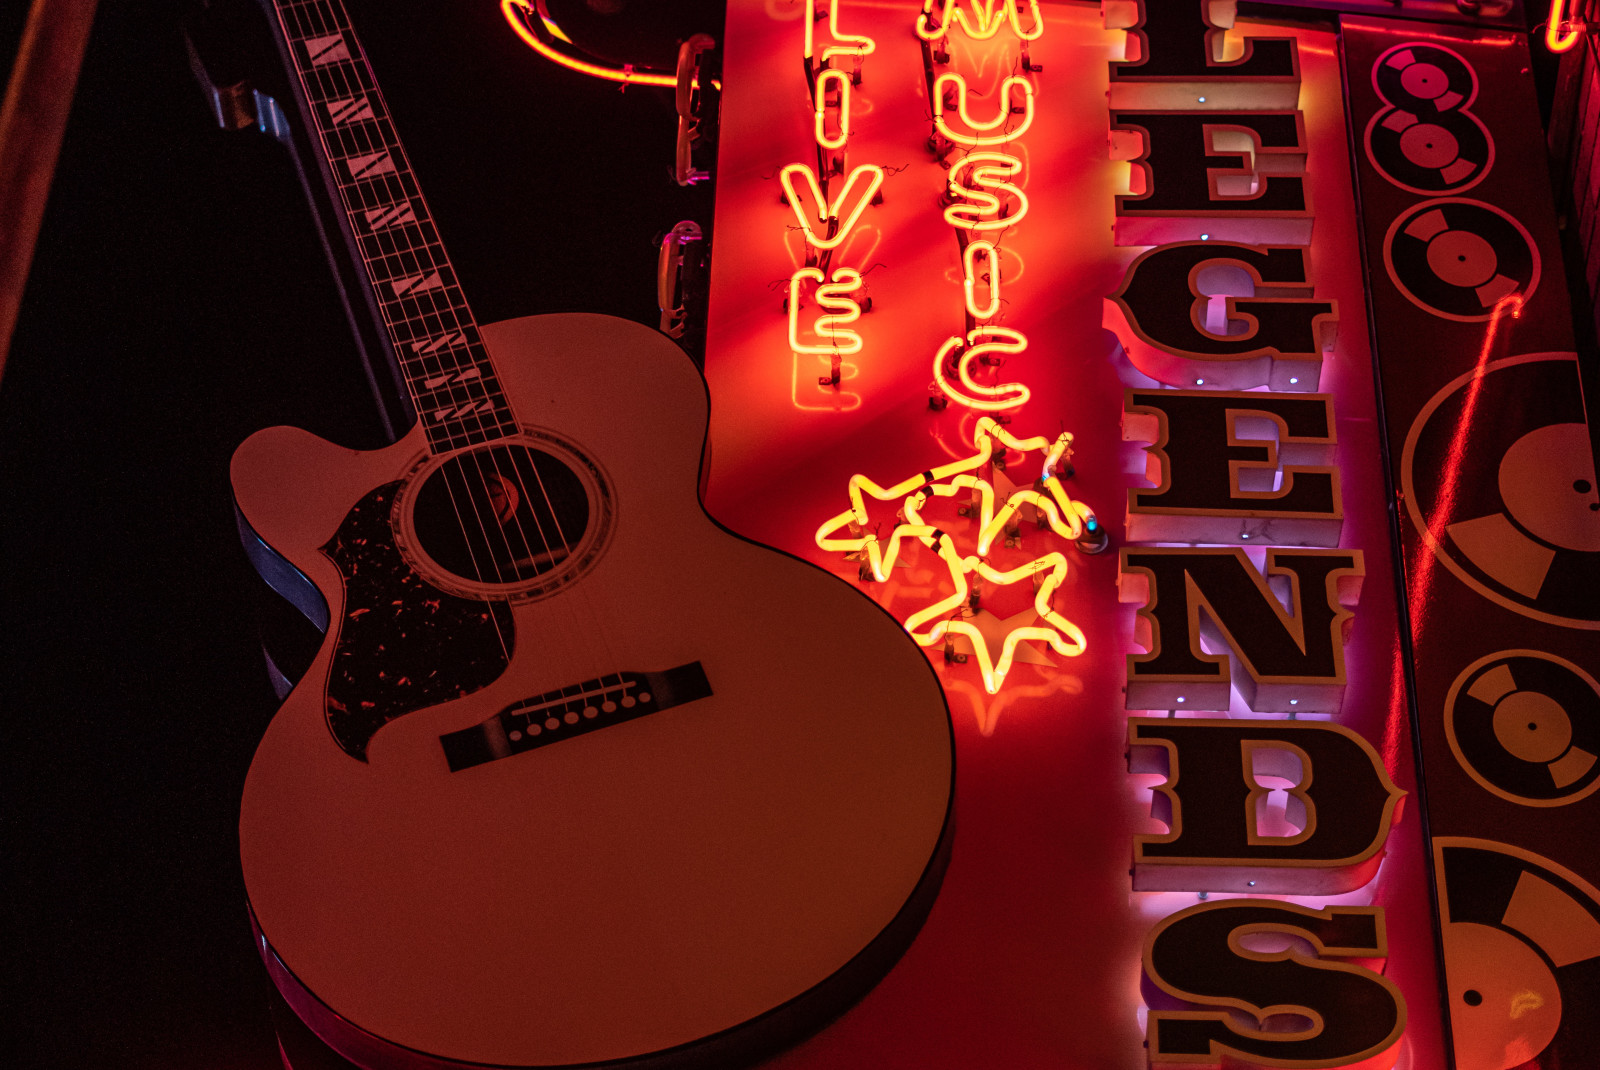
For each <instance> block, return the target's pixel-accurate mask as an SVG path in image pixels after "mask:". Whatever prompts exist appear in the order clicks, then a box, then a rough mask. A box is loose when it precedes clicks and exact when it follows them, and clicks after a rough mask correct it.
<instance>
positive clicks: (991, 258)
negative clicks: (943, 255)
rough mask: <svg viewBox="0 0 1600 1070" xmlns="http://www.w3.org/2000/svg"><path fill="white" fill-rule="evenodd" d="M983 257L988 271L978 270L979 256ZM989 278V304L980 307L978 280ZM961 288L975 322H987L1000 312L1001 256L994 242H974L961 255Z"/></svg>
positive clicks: (968, 313) (969, 312)
mask: <svg viewBox="0 0 1600 1070" xmlns="http://www.w3.org/2000/svg"><path fill="white" fill-rule="evenodd" d="M979 254H982V255H983V258H984V266H985V267H986V268H988V271H986V272H984V271H980V270H979V269H978V256H979ZM984 278H987V280H988V289H989V303H988V304H986V305H984V306H983V307H982V308H979V307H978V302H977V300H976V296H975V291H976V289H977V286H978V280H980V279H984ZM961 288H962V290H964V291H965V293H966V301H967V315H969V316H971V317H972V318H973V319H975V320H986V319H988V318H989V317H991V316H993V315H995V314H996V313H997V312H999V311H1000V254H999V251H998V250H997V249H995V247H994V243H993V242H989V241H984V240H982V239H980V240H978V241H972V242H968V243H967V248H966V249H965V251H963V252H962V254H961Z"/></svg>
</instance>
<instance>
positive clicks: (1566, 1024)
mask: <svg viewBox="0 0 1600 1070" xmlns="http://www.w3.org/2000/svg"><path fill="white" fill-rule="evenodd" d="M1433 851H1434V864H1435V873H1436V875H1437V880H1438V885H1439V887H1438V896H1439V914H1440V922H1441V925H1440V937H1441V940H1442V942H1443V944H1444V964H1445V983H1446V986H1447V988H1448V993H1449V1007H1450V1031H1451V1035H1452V1040H1453V1042H1454V1048H1455V1057H1456V1070H1513V1068H1523V1067H1527V1068H1530V1070H1531V1068H1534V1067H1538V1068H1549V1070H1556V1068H1562V1070H1565V1068H1567V1067H1588V1066H1593V1065H1594V1064H1595V1063H1594V1052H1595V1047H1596V1044H1597V1043H1600V894H1597V893H1596V891H1595V889H1594V887H1593V886H1592V885H1590V884H1589V883H1588V882H1586V881H1584V880H1583V879H1582V878H1581V877H1579V876H1578V875H1577V874H1575V873H1573V872H1572V871H1571V870H1569V869H1567V868H1565V867H1564V866H1561V865H1560V864H1558V863H1556V862H1553V861H1551V860H1550V859H1548V858H1543V857H1541V856H1539V855H1536V854H1534V853H1533V852H1531V851H1525V850H1523V849H1521V848H1518V847H1513V846H1511V845H1510V844H1504V843H1496V842H1494V841H1492V840H1478V839H1467V838H1464V837H1436V838H1435V839H1434V841H1433ZM1535 1059H1537V1060H1538V1062H1534V1061H1533V1060H1535Z"/></svg>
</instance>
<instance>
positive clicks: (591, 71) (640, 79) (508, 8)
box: [500, 0, 722, 89]
mask: <svg viewBox="0 0 1600 1070" xmlns="http://www.w3.org/2000/svg"><path fill="white" fill-rule="evenodd" d="M500 13H501V14H502V15H504V16H505V20H506V24H507V25H508V26H510V27H511V29H512V32H514V33H515V34H516V35H517V36H518V37H520V38H522V43H523V44H525V45H527V46H528V47H529V48H531V49H533V50H534V51H535V52H537V53H539V55H541V56H543V57H544V58H545V59H548V60H550V61H551V62H552V63H557V64H560V65H561V66H563V67H565V68H567V69H568V70H570V71H577V72H578V73H579V74H587V75H588V76H589V77H591V78H601V79H604V80H605V81H608V82H620V83H622V84H623V85H660V86H670V87H676V86H677V84H678V76H677V74H676V73H674V74H660V73H656V72H653V71H640V70H635V69H634V68H633V66H632V65H631V64H630V65H627V66H624V67H620V68H618V67H604V66H601V65H600V64H598V63H591V62H589V61H588V60H582V59H579V58H578V57H576V56H569V55H567V54H566V53H565V52H562V51H560V50H558V49H557V48H555V46H553V45H551V44H549V43H547V42H546V41H545V40H544V39H543V38H541V37H540V36H539V35H538V34H537V33H535V32H534V31H533V30H532V29H531V28H530V26H529V23H530V21H531V20H533V19H539V20H540V22H544V19H543V17H542V16H541V15H540V14H539V13H538V12H537V11H536V10H534V6H533V3H532V2H531V0H500ZM545 25H546V26H547V28H548V29H549V30H550V33H551V35H552V36H555V37H557V38H558V39H560V40H563V41H565V40H566V35H565V34H563V33H562V32H561V30H560V28H559V27H558V26H556V25H555V24H554V23H545ZM568 43H569V44H570V43H571V42H568ZM711 84H712V85H714V86H716V87H717V88H719V89H720V88H722V83H721V82H719V81H717V80H716V79H712V81H711Z"/></svg>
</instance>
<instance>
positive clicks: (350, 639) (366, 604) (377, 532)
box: [322, 481, 514, 761]
mask: <svg viewBox="0 0 1600 1070" xmlns="http://www.w3.org/2000/svg"><path fill="white" fill-rule="evenodd" d="M399 488H400V483H399V482H398V481H397V482H394V483H389V484H386V485H384V486H381V487H379V488H378V489H377V490H374V491H373V492H372V493H370V494H368V495H367V496H366V497H365V498H362V499H361V500H360V501H359V502H357V503H356V505H355V506H354V507H353V508H352V509H351V510H350V513H349V515H348V516H346V517H345V518H344V522H343V523H342V524H340V525H339V530H338V532H337V533H336V534H335V535H334V537H333V538H332V539H331V540H330V541H329V542H328V544H327V545H326V546H324V547H322V552H323V553H325V554H327V555H328V557H329V558H330V559H332V561H333V563H334V564H336V565H338V566H339V572H340V574H341V575H342V576H343V577H344V590H345V600H344V616H343V617H342V618H341V619H340V620H339V622H338V625H339V634H338V638H337V639H336V640H335V644H336V645H335V647H334V652H333V664H332V667H331V668H330V670H329V673H328V690H327V706H326V712H327V717H328V730H329V731H330V732H332V733H333V738H334V740H335V741H336V742H337V743H338V744H339V748H340V749H341V750H343V751H344V752H345V753H346V754H348V755H350V756H351V757H352V758H359V759H360V760H362V761H366V756H367V744H368V743H369V742H370V741H371V740H372V737H373V735H374V734H375V733H376V732H377V731H378V729H380V728H382V727H383V726H384V725H385V724H387V723H389V722H390V721H392V720H394V719H395V718H396V717H400V716H403V715H405V714H407V713H413V712H415V711H417V710H420V709H423V708H424V707H427V706H434V705H438V704H439V703H441V702H447V701H449V700H451V699H455V698H460V697H461V696H462V695H467V694H470V693H472V692H473V691H476V690H478V689H479V688H481V687H483V686H485V685H486V684H489V683H492V682H493V681H494V680H496V679H497V678H499V676H500V674H501V673H503V672H505V670H506V667H507V665H508V664H509V663H510V656H511V652H512V650H513V649H514V645H513V632H512V623H511V607H510V605H509V604H508V603H506V602H498V601H482V600H478V599H472V598H462V597H460V596H458V595H453V594H448V593H446V592H444V591H441V590H439V589H438V588H437V587H434V586H433V585H432V584H430V583H428V582H427V581H426V580H425V579H423V578H422V577H421V576H420V575H418V574H417V572H416V571H415V570H414V569H413V568H412V567H411V566H410V565H409V564H407V562H406V560H405V558H404V557H403V556H401V553H400V550H399V548H398V547H396V546H395V543H394V528H393V522H392V520H391V519H390V511H391V508H392V506H393V502H394V496H395V494H396V493H398V492H399Z"/></svg>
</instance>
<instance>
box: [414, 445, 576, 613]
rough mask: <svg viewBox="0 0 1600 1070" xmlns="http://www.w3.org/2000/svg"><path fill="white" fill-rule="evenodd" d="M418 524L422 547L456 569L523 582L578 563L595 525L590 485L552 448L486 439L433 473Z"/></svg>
mask: <svg viewBox="0 0 1600 1070" xmlns="http://www.w3.org/2000/svg"><path fill="white" fill-rule="evenodd" d="M412 526H413V528H414V530H415V532H416V538H417V542H418V544H419V546H420V548H421V550H422V552H423V553H424V554H425V555H427V557H428V558H430V559H431V560H432V561H433V562H434V563H435V564H437V565H438V566H439V567H440V568H442V569H444V570H445V571H446V572H448V573H450V574H451V575H453V576H457V577H460V578H461V579H464V580H467V581H469V582H473V583H479V584H496V585H497V584H518V583H523V582H525V581H528V580H532V579H534V578H536V577H539V576H542V575H544V574H546V573H549V572H552V571H554V570H557V569H562V568H563V567H564V566H566V565H567V564H568V563H569V562H571V563H573V564H576V563H577V562H575V561H573V560H572V559H573V558H574V556H575V555H577V554H579V553H580V552H581V549H580V548H581V547H582V546H583V545H584V542H585V536H586V535H587V534H588V531H589V526H590V500H589V491H588V486H587V485H586V483H585V481H584V479H583V478H582V477H581V476H580V475H579V474H578V473H577V472H576V471H575V470H574V469H573V468H572V467H571V465H569V464H568V463H567V462H566V461H565V460H563V459H562V458H560V457H557V456H554V455H553V454H550V453H547V452H545V451H544V450H540V449H535V448H533V447H530V446H525V445H521V444H516V443H512V444H503V445H495V446H481V447H478V448H477V449H474V450H470V451H466V452H462V453H458V454H456V455H454V456H452V457H450V458H448V459H447V460H446V461H445V462H444V463H443V464H441V465H440V466H439V467H438V468H435V469H434V470H433V471H432V472H430V473H429V474H428V476H427V477H426V478H425V479H424V480H423V483H422V486H421V488H420V489H419V490H418V491H417V494H416V497H415V500H414V504H413V506H412Z"/></svg>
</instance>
